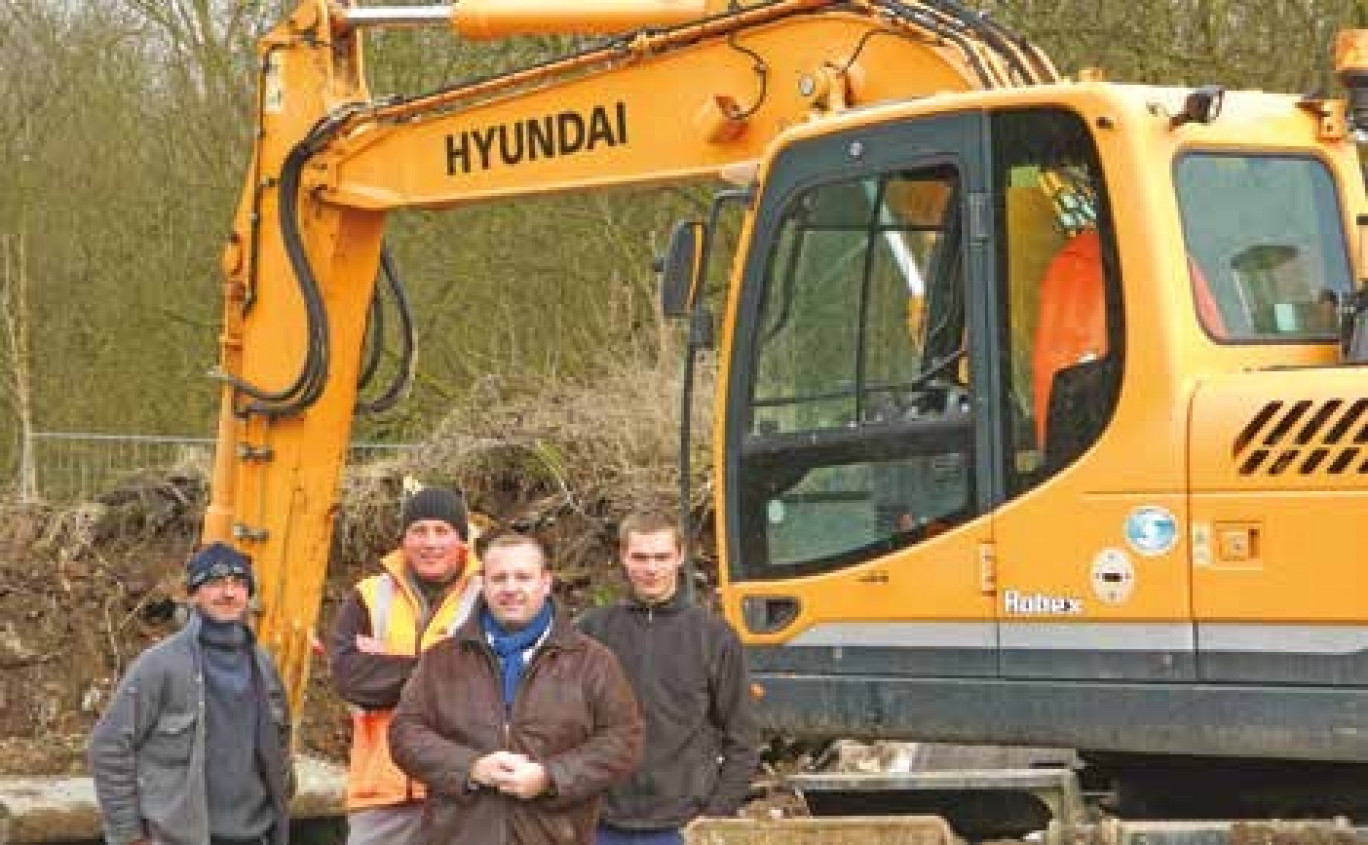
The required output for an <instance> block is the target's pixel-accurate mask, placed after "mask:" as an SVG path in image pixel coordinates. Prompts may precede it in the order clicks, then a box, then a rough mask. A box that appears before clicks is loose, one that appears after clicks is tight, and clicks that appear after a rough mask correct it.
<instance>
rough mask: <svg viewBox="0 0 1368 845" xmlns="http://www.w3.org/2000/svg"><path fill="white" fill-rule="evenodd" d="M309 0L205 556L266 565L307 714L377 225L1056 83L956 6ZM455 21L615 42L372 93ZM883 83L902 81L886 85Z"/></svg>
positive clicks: (246, 257) (267, 115)
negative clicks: (221, 544) (379, 66)
mask: <svg viewBox="0 0 1368 845" xmlns="http://www.w3.org/2000/svg"><path fill="white" fill-rule="evenodd" d="M717 5H718V4H716V3H714V4H712V6H713V7H709V6H708V5H706V4H703V3H700V2H670V0H655V1H654V2H652V1H651V0H597V1H596V2H582V3H575V4H554V3H535V2H507V0H487V1H486V0H470V2H463V3H461V4H458V5H456V6H451V7H395V8H382V7H369V8H367V7H355V6H339V5H335V4H332V3H328V2H323V0H306V2H303V3H302V4H301V5H300V6H299V7H298V8H297V9H296V10H295V11H294V13H293V14H291V15H290V17H289V18H288V19H287V20H285V21H284V22H283V23H282V24H280V25H279V26H277V27H276V28H275V29H274V30H273V31H271V32H270V33H269V34H267V35H266V36H265V37H264V38H263V39H262V40H261V42H260V46H259V69H260V79H259V88H258V97H257V115H256V120H257V123H258V131H257V139H258V140H257V146H256V149H255V150H254V153H253V156H252V159H251V163H250V166H249V173H248V179H247V182H246V185H245V186H244V190H243V193H242V197H241V200H240V203H239V207H238V212H237V215H236V217H235V221H234V226H233V230H232V233H231V235H230V237H229V244H228V247H227V249H226V250H225V252H224V257H223V267H224V270H225V275H226V283H225V287H224V293H225V296H224V312H223V332H222V337H221V364H220V367H219V375H220V377H221V378H222V380H223V384H224V387H223V400H222V411H221V414H220V418H219V433H218V449H217V453H216V458H215V465H214V478H213V489H212V499H211V503H210V507H209V510H208V513H207V516H206V522H205V532H204V533H205V537H206V539H227V540H231V541H232V542H234V543H236V544H237V545H238V546H240V547H241V548H242V549H243V550H244V551H247V552H248V553H250V554H251V555H252V556H253V557H254V559H255V561H256V564H257V567H258V569H259V570H260V573H261V574H260V576H259V581H260V584H261V605H262V611H263V612H262V616H261V620H260V632H259V633H260V635H261V637H262V639H263V642H265V643H266V644H267V645H268V646H269V647H270V648H271V649H273V650H274V652H275V653H276V655H277V657H278V659H279V662H280V665H281V669H282V673H283V675H284V677H285V680H286V685H287V688H288V691H289V693H290V695H291V696H292V699H293V700H294V701H295V702H296V703H297V702H299V701H300V699H301V697H302V691H303V689H304V686H305V682H306V678H307V672H308V664H309V644H310V640H311V637H312V635H313V629H314V626H315V623H316V617H317V612H318V607H319V603H320V599H321V590H322V584H323V579H324V574H325V570H326V565H327V557H328V549H329V537H330V533H331V528H332V522H333V517H334V513H335V510H336V507H337V496H338V488H339V480H340V473H341V470H342V466H343V457H344V454H345V450H346V446H347V442H348V438H349V435H350V431H351V423H352V416H353V413H354V411H355V410H356V403H357V389H356V385H357V381H358V378H359V377H360V376H361V374H362V372H363V370H365V369H366V367H365V366H364V364H363V362H362V360H361V349H362V347H363V339H364V334H365V331H366V320H367V313H368V310H369V308H370V305H371V302H372V298H373V296H374V294H375V280H376V278H377V274H378V271H379V268H380V266H381V252H382V249H381V248H382V241H383V236H384V220H385V213H386V212H388V211H391V210H394V209H402V208H447V207H453V206H459V205H462V204H469V203H475V202H484V201H490V200H496V199H503V198H512V197H517V196H524V195H531V194H547V193H551V192H556V191H571V190H591V189H600V188H608V187H613V186H620V185H648V184H665V183H679V182H683V181H690V180H703V179H709V178H716V177H717V176H718V175H719V173H721V172H722V171H723V170H724V169H726V168H727V167H729V166H732V165H735V164H737V163H740V162H749V161H755V160H758V159H760V158H762V157H763V156H764V155H765V154H766V151H767V149H768V147H769V145H770V144H771V143H772V142H773V140H774V139H775V138H776V137H777V136H778V135H779V134H780V133H782V132H784V131H785V130H787V129H790V128H792V127H795V126H799V125H803V124H807V123H811V122H813V121H818V120H821V119H823V118H824V117H825V116H829V115H833V114H839V113H842V112H845V111H847V110H849V109H851V108H853V107H856V106H867V105H870V104H874V103H879V102H886V101H894V100H899V99H907V98H915V97H925V96H928V95H932V94H936V93H939V92H953V91H968V90H979V89H990V88H999V87H1014V86H1027V85H1034V84H1040V83H1049V82H1053V81H1057V75H1056V73H1055V71H1054V69H1053V68H1052V67H1051V65H1050V63H1049V61H1048V59H1046V58H1045V57H1044V55H1043V54H1042V53H1040V52H1039V51H1038V50H1036V49H1035V48H1033V47H1032V46H1031V45H1029V44H1027V43H1025V42H1023V41H1021V40H1020V39H1018V38H1016V37H1014V36H1012V35H1011V34H1010V33H1008V32H1006V31H1005V30H1003V29H1002V28H1001V27H999V26H998V25H996V24H995V23H993V22H992V21H990V20H988V19H986V18H982V17H980V16H978V15H977V14H974V13H971V12H967V11H965V10H964V9H962V8H960V7H959V6H958V5H957V4H955V3H953V2H946V1H945V0H938V1H937V2H912V3H903V2H895V0H855V2H834V0H778V2H772V3H765V4H761V5H756V6H738V5H735V4H731V5H728V6H727V8H725V9H722V8H716V6H717ZM416 26H450V27H452V28H453V29H454V30H455V31H456V32H457V33H459V34H460V35H462V36H464V37H468V38H491V37H499V36H503V35H508V34H514V33H526V32H539V33H546V32H556V33H588V34H598V35H602V34H605V33H608V34H610V36H609V37H607V38H606V39H604V40H602V41H600V42H599V43H597V44H595V45H593V46H590V47H588V48H586V49H584V50H582V51H580V52H578V53H574V54H572V55H568V56H564V57H562V58H558V59H553V60H550V61H546V62H543V63H540V64H537V65H534V66H531V67H525V68H513V69H509V70H507V71H505V72H501V73H498V74H495V75H493V76H490V77H487V78H483V79H477V80H473V81H463V82H459V83H456V84H453V85H451V86H449V87H445V88H442V89H440V90H437V91H433V92H430V93H425V94H421V95H418V96H403V97H386V98H379V99H377V98H373V97H372V96H371V95H370V93H369V90H368V86H367V83H366V80H365V76H364V50H363V39H364V36H365V34H366V33H368V32H371V31H374V30H377V29H383V28H391V27H416ZM889 68H896V72H888V71H887V69H889Z"/></svg>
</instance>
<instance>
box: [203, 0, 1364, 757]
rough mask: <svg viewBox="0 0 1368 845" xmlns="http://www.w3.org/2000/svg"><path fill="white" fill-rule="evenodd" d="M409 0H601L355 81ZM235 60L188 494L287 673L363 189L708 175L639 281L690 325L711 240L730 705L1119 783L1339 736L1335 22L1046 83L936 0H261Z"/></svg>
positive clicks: (466, 29) (323, 480)
mask: <svg viewBox="0 0 1368 845" xmlns="http://www.w3.org/2000/svg"><path fill="white" fill-rule="evenodd" d="M437 26H442V27H450V28H451V29H453V30H454V31H455V32H456V33H457V35H459V36H460V37H464V38H468V39H490V38H499V37H505V36H510V35H520V34H536V33H542V34H556V33H567V34H579V35H589V36H602V37H601V38H600V39H599V40H596V41H594V42H593V43H592V44H590V46H587V47H584V48H583V49H581V50H579V51H578V52H575V53H573V54H570V55H566V56H563V57H561V58H557V59H553V60H550V61H545V62H542V63H539V64H535V65H533V66H529V67H522V68H516V69H510V70H507V71H505V72H501V73H497V74H495V75H492V76H489V77H487V78H483V79H477V80H473V81H464V82H459V83H455V84H452V85H450V86H449V87H444V88H441V89H438V90H435V91H431V92H428V93H423V94H419V95H415V96H400V97H386V98H374V97H372V96H371V94H370V93H369V91H368V89H367V83H366V78H365V55H364V50H363V46H364V42H365V38H366V36H367V34H368V33H371V32H374V31H379V30H385V29H390V28H401V27H402V28H411V27H437ZM586 43H588V42H586ZM258 60H259V87H258V91H257V99H256V121H257V127H256V129H257V131H256V148H255V150H254V154H253V156H252V159H251V163H250V168H249V172H248V176H247V180H246V185H245V187H244V190H243V193H242V196H241V201H240V205H239V208H238V211H237V214H236V217H235V221H234V225H233V230H232V234H231V237H230V239H229V245H228V247H227V249H226V251H225V253H224V259H223V267H224V271H225V273H226V283H225V286H224V311H223V329H222V337H221V365H220V368H219V375H220V377H221V378H222V379H223V384H224V387H223V403H222V412H221V415H220V418H219V429H218V446H217V452H216V459H215V466H214V477H213V489H212V499H211V504H210V507H209V511H208V514H207V517H206V523H205V532H204V533H205V537H206V539H226V540H230V541H232V542H233V543H235V544H236V545H237V546H239V547H240V548H242V549H243V550H244V551H246V552H248V553H250V554H251V555H252V556H253V558H254V560H255V561H256V563H257V566H258V568H259V572H260V574H259V582H260V600H261V603H262V610H263V612H262V616H261V620H260V636H261V637H262V639H263V642H265V643H266V644H267V645H268V647H269V648H270V649H272V650H273V652H274V653H275V654H276V655H277V657H278V659H279V662H280V665H281V668H282V672H283V674H284V676H285V679H286V683H287V687H288V688H289V691H290V694H291V696H292V697H293V700H294V701H295V702H296V703H299V702H300V700H301V698H302V694H303V690H304V686H305V681H306V677H307V673H308V667H309V643H310V640H311V636H312V632H313V629H314V626H315V623H316V618H317V613H318V609H319V604H320V597H321V590H322V585H323V580H324V574H325V569H326V564H327V558H328V549H329V537H330V533H331V529H332V523H333V518H334V514H335V511H336V506H337V499H338V492H339V481H340V473H341V470H342V466H343V457H344V453H345V450H346V446H347V443H348V439H349V435H350V431H351V425H352V418H353V414H354V413H355V412H356V410H357V406H358V389H357V385H358V382H359V381H362V380H364V378H365V377H366V376H368V375H370V374H371V373H372V371H373V370H374V367H373V366H372V363H371V361H370V359H369V358H368V357H367V356H366V355H365V354H364V353H363V348H364V347H365V342H364V341H365V338H366V335H367V326H368V316H369V315H370V313H371V311H372V304H373V302H374V301H375V300H376V297H377V282H378V280H381V279H384V280H388V283H389V284H390V285H391V286H393V285H395V284H396V283H395V282H394V281H393V274H392V273H389V272H388V270H389V262H388V259H387V256H386V255H385V252H384V249H383V240H384V233H385V217H386V213H387V212H389V211H391V210H395V209H412V208H423V209H444V208H453V207H458V206H463V205H468V204H473V203H482V202H493V201H510V200H516V199H517V198H519V197H526V196H531V195H544V194H549V193H553V192H564V191H587V190H592V189H598V188H608V187H614V186H623V185H645V184H662V183H682V182H689V181H695V182H704V181H717V180H721V181H725V182H727V183H728V184H729V185H730V186H731V187H729V188H727V189H725V190H722V191H720V192H719V193H718V195H717V198H716V201H715V202H714V204H713V212H712V214H711V216H710V219H709V220H707V221H701V222H688V223H685V224H682V225H681V226H679V227H678V228H677V229H676V232H675V236H674V237H673V238H672V242H671V246H670V250H669V252H668V254H667V256H666V257H665V260H664V262H663V267H664V271H663V287H662V293H663V297H662V299H663V304H664V306H665V308H666V311H667V313H670V314H672V315H676V316H682V317H686V318H688V319H689V321H690V325H691V331H690V337H691V347H692V348H693V349H695V350H696V349H697V348H700V347H702V346H704V345H706V344H708V343H710V342H712V340H713V337H712V335H713V334H714V332H713V331H712V324H713V318H714V314H713V306H712V304H710V303H709V302H707V301H706V298H705V297H703V296H702V295H701V291H703V290H704V289H705V288H706V286H707V280H706V279H705V278H704V277H705V271H706V268H709V267H715V266H719V265H721V264H724V263H725V264H727V265H728V266H729V267H730V275H729V277H728V279H727V281H726V285H725V289H726V296H725V301H724V302H722V303H720V305H719V306H718V307H717V310H718V312H719V316H720V317H721V329H720V332H717V333H716V335H717V337H716V343H717V346H718V348H719V350H720V378H719V387H718V391H717V396H716V413H715V421H716V422H715V426H716V428H715V434H714V442H715V444H716V447H715V457H714V465H713V472H714V477H715V479H716V491H717V492H716V513H717V530H718V547H719V550H720V557H721V581H722V603H723V607H724V610H725V612H726V614H727V615H728V617H729V618H730V620H731V621H732V622H733V623H734V624H735V625H736V627H737V629H738V630H739V631H740V632H741V634H742V637H743V640H744V641H745V643H746V645H747V647H748V652H749V655H750V660H751V665H752V669H753V672H754V674H755V678H756V692H757V694H758V695H759V697H760V702H759V706H760V708H761V712H762V714H763V717H764V720H765V722H766V724H767V725H769V726H770V727H771V728H773V729H774V730H775V731H776V732H779V733H784V734H786V735H792V736H805V737H832V736H852V737H915V738H918V739H923V740H940V741H947V742H972V743H995V744H1021V745H1048V746H1063V747H1068V748H1077V749H1081V750H1084V751H1086V752H1088V753H1089V754H1091V755H1093V759H1095V760H1098V761H1103V762H1106V761H1108V760H1111V761H1116V760H1121V759H1128V758H1129V756H1130V755H1145V757H1146V759H1148V760H1151V761H1153V760H1155V759H1159V760H1166V761H1169V762H1170V763H1172V765H1171V766H1167V767H1166V766H1163V765H1159V766H1154V765H1152V764H1151V767H1150V768H1149V769H1147V771H1149V772H1152V773H1158V774H1155V775H1154V776H1153V777H1152V778H1151V780H1152V781H1154V782H1155V784H1159V783H1169V784H1172V783H1176V782H1179V781H1181V780H1182V779H1181V778H1179V777H1178V774H1179V773H1180V772H1182V771H1187V770H1189V768H1191V767H1195V770H1198V771H1206V770H1207V769H1206V768H1205V767H1203V766H1202V765H1200V764H1201V763H1203V762H1205V763H1212V762H1213V761H1219V760H1226V759H1229V758H1237V759H1241V760H1245V761H1248V760H1259V761H1263V760H1276V761H1279V765H1281V764H1282V763H1285V762H1287V761H1304V762H1315V763H1320V764H1324V765H1327V766H1334V767H1348V769H1349V771H1351V772H1352V773H1354V774H1353V776H1351V777H1350V779H1351V780H1352V779H1353V778H1354V777H1356V776H1357V770H1355V769H1353V767H1354V766H1356V765H1358V764H1363V763H1366V762H1368V708H1365V707H1363V706H1362V705H1361V701H1362V700H1363V695H1364V693H1365V692H1368V517H1366V516H1365V513H1368V379H1366V378H1365V375H1364V373H1365V371H1364V370H1363V369H1362V368H1361V367H1360V366H1359V365H1360V364H1362V363H1363V362H1364V361H1365V360H1368V320H1366V319H1365V296H1364V294H1363V292H1362V284H1361V280H1362V279H1363V277H1364V274H1365V270H1366V269H1368V259H1365V257H1364V256H1363V255H1362V254H1361V253H1362V252H1363V250H1362V249H1361V247H1362V246H1363V245H1364V244H1365V230H1368V203H1366V202H1365V194H1364V184H1363V177H1362V173H1361V170H1360V162H1359V158H1358V155H1357V151H1356V144H1355V141H1356V138H1357V137H1359V136H1360V134H1361V133H1363V132H1365V131H1368V31H1348V32H1346V33H1344V34H1342V35H1341V36H1340V39H1339V41H1338V42H1337V50H1336V61H1337V68H1338V70H1339V73H1340V77H1339V78H1340V80H1341V82H1342V83H1343V85H1344V87H1345V89H1346V94H1345V96H1344V97H1343V98H1338V99H1336V98H1331V97H1329V96H1292V95H1280V94H1269V93H1263V92H1256V91H1235V90H1225V89H1223V88H1221V87H1217V86H1205V87H1195V88H1194V87H1183V88H1164V87H1154V86H1138V85H1122V84H1114V83H1110V82H1105V81H1100V80H1097V79H1093V78H1091V77H1089V78H1084V79H1080V80H1068V79H1065V78H1063V77H1062V76H1061V75H1060V74H1059V73H1058V72H1057V71H1056V70H1055V69H1054V67H1053V66H1052V65H1051V63H1050V61H1049V59H1048V58H1047V57H1046V56H1045V55H1044V54H1043V53H1042V52H1041V51H1040V50H1039V49H1037V48H1035V47H1034V46H1032V45H1031V44H1029V43H1027V42H1025V41H1024V40H1022V39H1021V38H1019V37H1017V36H1016V35H1014V34H1013V33H1011V32H1010V31H1007V30H1006V29H1005V28H1004V27H1002V26H1001V25H999V24H998V23H996V22H995V21H994V20H992V19H991V18H989V17H986V16H984V15H981V14H978V13H976V12H974V11H971V10H969V9H966V8H965V7H963V6H961V5H959V3H957V2H955V0H845V2H836V0H774V1H773V2H765V3H758V4H741V3H734V2H733V3H728V2H725V0H580V2H575V3H563V2H553V0H462V2H460V3H458V4H456V5H453V6H403V7H369V6H359V5H354V4H351V3H345V2H327V0H305V2H302V3H301V4H300V5H299V6H298V7H297V8H296V9H295V11H294V12H293V13H292V14H290V15H289V17H288V18H287V19H285V20H284V21H283V22H281V23H280V24H279V25H278V26H277V27H275V28H274V29H273V30H272V31H271V32H270V33H269V34H267V35H266V36H265V37H264V38H263V39H262V40H261V42H260V49H259V55H258ZM728 215H732V217H733V218H734V219H735V220H738V221H739V232H740V235H739V238H737V242H736V244H735V252H734V254H732V255H729V256H719V255H716V254H715V253H717V252H718V251H719V250H721V249H723V246H722V241H723V239H722V238H720V237H718V236H717V235H718V228H719V226H720V221H722V220H723V219H724V218H726V217H727V216H728ZM403 369H405V370H407V369H409V367H408V366H406V367H405V368H403ZM402 392H403V385H402V382H397V383H396V384H394V385H391V386H390V387H389V389H387V390H384V391H383V395H382V396H381V402H389V401H393V400H395V399H397V398H398V396H399V395H401V394H402ZM685 417H686V418H687V415H685ZM1360 782H1362V781H1360Z"/></svg>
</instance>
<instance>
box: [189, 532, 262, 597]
mask: <svg viewBox="0 0 1368 845" xmlns="http://www.w3.org/2000/svg"><path fill="white" fill-rule="evenodd" d="M229 575H236V576H238V577H240V578H245V579H247V592H248V593H249V594H251V595H255V594H256V578H255V577H254V576H253V575H252V559H251V558H250V557H248V556H247V555H245V554H243V553H242V552H240V551H238V550H237V549H235V548H233V547H232V546H230V545H228V544H227V543H225V542H223V541H222V540H216V541H215V542H213V543H210V544H209V545H207V546H205V547H204V548H202V549H200V550H199V551H197V552H195V554H194V555H193V556H191V558H190V559H189V560H188V561H186V562H185V589H186V591H187V592H191V593H193V592H194V591H195V590H197V589H199V588H200V586H201V585H202V584H204V582H205V581H211V580H213V579H214V578H224V577H226V576H229Z"/></svg>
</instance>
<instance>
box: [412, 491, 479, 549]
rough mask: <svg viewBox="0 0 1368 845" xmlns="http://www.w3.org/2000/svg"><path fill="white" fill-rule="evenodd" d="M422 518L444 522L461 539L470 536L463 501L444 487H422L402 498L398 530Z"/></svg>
mask: <svg viewBox="0 0 1368 845" xmlns="http://www.w3.org/2000/svg"><path fill="white" fill-rule="evenodd" d="M422 519H438V520H441V521H442V522H445V523H446V524H447V525H450V526H451V527H452V528H455V529H456V533H457V534H460V535H461V539H462V540H464V539H466V538H468V537H469V536H470V527H469V526H468V525H467V524H466V506H465V501H464V500H463V499H462V498H461V496H460V494H458V493H456V492H455V491H453V490H450V489H448V488H446V487H424V488H423V489H422V490H419V491H418V492H417V493H414V494H413V495H412V496H409V497H408V498H407V499H405V500H404V509H403V512H402V513H401V515H400V517H399V522H400V525H399V530H400V531H407V530H408V528H409V526H410V525H412V524H413V523H415V522H418V521H419V520H422Z"/></svg>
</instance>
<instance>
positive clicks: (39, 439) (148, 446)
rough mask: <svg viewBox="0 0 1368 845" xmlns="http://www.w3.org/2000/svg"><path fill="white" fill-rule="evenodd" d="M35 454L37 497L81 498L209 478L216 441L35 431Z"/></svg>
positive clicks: (370, 447) (373, 452)
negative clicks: (163, 475) (186, 475)
mask: <svg viewBox="0 0 1368 845" xmlns="http://www.w3.org/2000/svg"><path fill="white" fill-rule="evenodd" d="M412 448H413V446H412V445H411V444H407V443H353V444H352V445H351V447H350V450H349V452H348V455H347V460H348V461H349V462H351V463H363V462H365V461H367V460H373V459H376V458H379V457H385V456H388V455H394V454H397V453H399V452H402V451H404V450H407V449H412ZM32 456H33V467H34V476H35V477H34V489H35V492H36V493H37V495H38V496H39V497H40V498H42V499H45V500H47V501H51V502H78V501H87V500H90V499H93V498H94V497H96V496H98V495H99V494H101V493H105V492H108V491H109V490H111V489H113V488H114V487H115V486H117V485H118V484H120V483H121V482H124V481H126V480H127V479H129V478H131V477H133V476H135V475H137V474H138V473H141V472H167V471H172V470H174V469H176V468H177V467H183V468H185V469H186V470H187V471H190V470H194V471H197V472H198V473H199V474H201V475H203V476H205V477H208V476H209V475H210V473H211V468H212V463H213V457H214V440H213V438H209V437H162V436H157V435H142V434H94V433H88V432H68V431H39V432H34V434H33V446H32Z"/></svg>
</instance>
